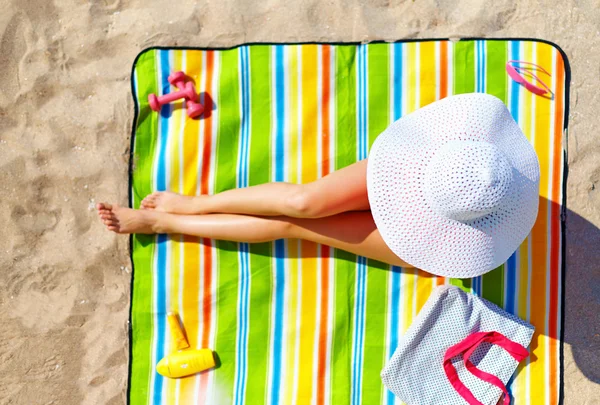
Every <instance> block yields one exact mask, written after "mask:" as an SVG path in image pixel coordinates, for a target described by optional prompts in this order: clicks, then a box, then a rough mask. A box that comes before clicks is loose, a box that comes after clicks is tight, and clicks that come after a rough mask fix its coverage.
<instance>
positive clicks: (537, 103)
mask: <svg viewBox="0 0 600 405" xmlns="http://www.w3.org/2000/svg"><path fill="white" fill-rule="evenodd" d="M510 59H519V60H525V61H529V62H534V63H537V64H538V65H540V66H542V67H543V68H545V69H546V70H547V71H548V72H550V73H551V75H552V77H551V79H549V80H548V81H547V84H548V85H549V87H550V88H551V89H552V91H553V93H554V97H553V98H552V97H540V96H535V95H533V94H532V93H530V92H529V91H527V90H526V89H525V88H523V87H522V86H520V85H518V84H516V83H515V82H513V81H511V80H510V79H509V78H508V76H507V74H506V72H505V64H506V62H507V61H508V60H510ZM177 70H183V71H185V72H186V73H187V74H188V75H189V76H191V77H192V78H193V79H194V80H195V84H196V88H197V89H198V91H199V92H200V93H201V97H202V100H203V103H204V104H205V107H206V109H207V112H206V113H205V115H204V116H203V117H202V118H201V119H198V120H191V119H189V118H187V117H186V115H185V109H182V108H181V104H177V103H173V104H171V105H167V106H164V107H163V108H162V111H161V112H160V113H155V112H153V111H151V110H150V108H149V106H148V103H147V97H148V94H149V93H157V94H163V93H167V92H169V91H172V89H171V87H170V85H169V83H168V81H167V76H168V75H169V74H170V73H171V72H173V71H177ZM568 77H569V70H568V65H567V61H566V57H565V56H564V54H563V53H562V51H560V50H559V49H558V48H557V47H556V46H554V45H552V44H549V43H546V42H541V41H534V40H461V41H455V42H453V41H446V40H436V41H409V42H397V43H370V44H335V45H334V44H297V45H267V44H254V45H243V46H239V47H234V48H230V49H163V48H152V49H148V50H145V51H144V52H142V53H141V54H140V55H139V56H138V57H137V59H136V61H135V64H134V68H133V72H132V91H133V96H134V100H135V111H136V116H135V120H134V128H133V138H132V155H131V169H132V170H131V187H130V191H131V194H130V196H131V201H130V203H131V205H132V206H133V207H134V208H138V207H139V204H140V201H141V200H142V198H144V197H145V196H146V195H147V194H149V193H151V192H152V191H155V190H170V191H174V192H178V193H184V194H188V195H194V194H211V193H217V192H220V191H223V190H227V189H231V188H235V187H247V186H251V185H255V184H260V183H265V182H269V181H287V182H292V183H306V182H310V181H313V180H315V179H317V178H319V177H321V176H324V175H326V174H328V173H330V172H332V171H334V170H336V169H339V168H342V167H345V166H347V165H349V164H352V163H354V162H356V161H358V160H360V159H364V158H366V157H367V155H368V151H369V147H370V145H371V144H372V143H373V141H374V139H375V138H376V137H377V135H378V134H379V133H380V132H381V131H383V130H384V129H385V128H386V126H388V125H389V124H390V123H391V122H393V121H395V120H397V119H398V118H399V117H401V116H403V115H405V114H408V113H410V112H411V111H414V110H415V109H417V108H419V107H422V106H425V105H427V104H429V103H431V102H433V101H435V100H437V99H441V98H444V97H446V96H449V95H452V94H459V93H467V92H486V93H490V94H493V95H495V96H497V97H499V98H500V99H502V100H503V101H504V102H505V103H506V105H507V106H508V108H509V110H510V112H511V113H512V115H513V117H514V118H515V120H516V121H517V122H518V123H519V125H520V126H521V128H522V129H523V132H524V133H525V135H526V136H527V137H528V139H529V140H530V141H531V143H532V144H533V145H534V147H535V150H536V151H537V154H538V156H539V160H540V165H541V180H540V208H539V216H538V220H537V223H536V225H535V227H534V228H533V231H532V232H531V234H530V236H529V237H528V238H527V240H526V241H525V242H524V243H523V245H522V246H521V247H520V248H519V249H518V250H517V251H516V252H515V253H514V255H513V256H512V257H511V258H510V259H509V260H508V262H507V263H505V264H504V265H503V266H501V267H500V268H498V269H496V270H494V271H492V272H490V273H488V274H486V275H484V276H482V277H478V278H474V279H470V280H453V279H444V278H440V277H434V276H431V275H429V274H427V273H424V272H421V271H418V270H412V269H402V268H396V267H390V266H388V265H385V264H383V263H379V262H375V261H372V260H368V259H365V258H362V257H357V256H355V255H352V254H349V253H346V252H343V251H338V250H335V249H331V248H329V247H327V246H318V245H315V244H313V243H308V242H301V241H297V240H285V241H284V240H281V241H276V242H274V243H265V244H252V245H248V244H244V243H240V244H238V243H230V242H223V241H213V240H206V239H199V238H194V237H188V236H179V235H174V236H168V235H156V236H154V235H153V236H148V235H135V236H133V237H132V259H133V264H134V275H133V286H132V303H131V343H130V344H131V359H130V381H129V393H128V395H129V401H130V403H131V404H135V405H138V404H192V403H193V404H210V405H215V404H235V405H243V404H249V405H260V404H298V405H301V404H316V405H320V404H335V405H343V404H351V405H359V404H365V405H367V404H368V405H374V404H388V405H389V404H398V403H399V400H397V399H395V398H394V396H393V394H392V393H391V392H389V391H387V390H386V389H385V387H384V386H383V384H382V382H381V379H380V376H379V374H380V372H381V370H382V368H383V366H384V364H385V363H386V361H387V360H388V359H389V358H390V357H391V355H392V354H393V352H394V349H395V348H396V346H397V344H398V339H399V338H400V337H401V336H402V334H403V332H404V331H405V330H406V329H407V328H408V326H409V325H410V324H411V322H412V320H413V318H414V317H415V315H416V314H417V313H418V311H419V309H420V308H421V306H422V305H423V304H424V303H425V301H426V300H427V298H428V297H429V295H430V293H431V291H432V289H433V288H434V287H435V286H437V285H440V284H454V285H458V286H460V287H462V288H463V289H465V290H466V291H471V292H473V293H475V294H477V295H480V296H483V297H485V298H486V299H488V300H490V301H492V302H494V303H496V304H497V305H499V306H500V307H502V308H504V309H505V310H506V311H508V312H510V313H513V314H515V315H517V316H518V317H520V318H522V319H524V320H526V321H528V322H530V323H532V324H533V325H534V326H535V328H536V332H535V335H534V337H533V341H532V344H531V348H532V355H531V356H530V357H529V358H527V360H526V361H524V362H523V363H522V364H521V366H520V367H519V369H518V370H517V372H516V373H515V375H514V378H513V380H512V381H511V384H510V390H511V393H512V395H513V396H514V397H515V403H517V404H531V405H539V404H547V405H553V404H557V403H559V402H560V400H561V396H562V389H561V380H562V364H561V362H562V360H561V358H562V343H561V335H562V328H561V324H562V313H563V305H562V297H563V281H564V277H563V267H564V266H563V246H564V241H563V226H564V224H563V222H562V221H561V213H562V211H563V209H564V204H563V202H564V188H563V185H564V183H563V181H564V178H563V168H564V165H565V158H564V150H563V144H564V143H565V136H566V132H565V129H566V125H567V115H568V114H567V112H568V111H567V110H568ZM168 311H177V312H178V313H179V314H180V316H181V318H182V321H183V324H184V326H185V329H186V332H187V336H188V338H189V341H190V343H191V345H192V347H198V348H201V347H208V348H211V349H214V350H215V351H216V353H217V354H218V356H219V358H220V363H221V364H220V366H219V367H218V368H217V369H215V370H213V371H210V372H205V373H201V374H198V375H195V376H192V377H188V378H184V379H179V380H172V379H167V378H163V377H161V376H160V375H159V374H157V373H156V370H155V365H156V363H157V362H158V361H159V360H160V359H161V358H162V357H163V356H164V355H166V354H168V353H169V352H170V351H172V350H173V342H172V340H171V338H170V336H169V332H168V328H167V320H166V313H167V312H168Z"/></svg>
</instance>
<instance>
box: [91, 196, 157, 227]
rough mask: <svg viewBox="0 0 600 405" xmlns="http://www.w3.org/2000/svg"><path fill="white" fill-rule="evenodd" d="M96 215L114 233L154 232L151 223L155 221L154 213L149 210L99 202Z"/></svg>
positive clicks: (153, 223)
mask: <svg viewBox="0 0 600 405" xmlns="http://www.w3.org/2000/svg"><path fill="white" fill-rule="evenodd" d="M96 208H97V209H98V216H99V217H100V219H101V220H102V222H104V225H106V228H107V229H108V230H110V231H113V232H116V233H146V234H151V233H156V232H155V231H154V229H153V225H155V223H156V214H155V213H153V212H149V211H141V210H132V209H131V208H125V207H120V206H118V205H117V204H114V205H111V204H105V203H99V204H98V205H97V206H96Z"/></svg>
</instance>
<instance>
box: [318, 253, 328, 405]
mask: <svg viewBox="0 0 600 405" xmlns="http://www.w3.org/2000/svg"><path fill="white" fill-rule="evenodd" d="M330 250H331V249H330V248H329V246H324V245H322V246H321V256H322V257H321V324H320V325H319V361H318V365H317V404H324V403H325V370H326V368H327V325H328V324H329V313H328V309H329V260H328V258H329V254H330Z"/></svg>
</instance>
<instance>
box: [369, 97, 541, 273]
mask: <svg viewBox="0 0 600 405" xmlns="http://www.w3.org/2000/svg"><path fill="white" fill-rule="evenodd" d="M539 178H540V169H539V162H538V158H537V155H536V154H535V151H534V149H533V147H532V146H531V144H530V143H529V141H528V140H527V138H526V137H525V135H524V134H523V132H522V131H521V129H520V128H519V126H518V125H517V123H516V122H515V121H514V120H513V118H512V116H511V115H510V113H509V111H508V109H507V108H506V106H505V105H504V103H503V102H502V101H501V100H499V99H498V98H496V97H494V96H491V95H487V94H479V93H473V94H463V95H458V96H452V97H448V98H445V99H443V100H440V101H437V102H434V103H432V104H430V105H428V106H426V107H423V108H421V109H419V110H417V111H415V112H413V113H411V114H409V115H406V116H405V117H402V118H400V119H399V120H398V121H396V122H394V123H393V124H392V125H390V126H389V127H388V128H387V129H386V130H385V131H384V132H383V133H382V134H381V135H379V137H378V138H377V139H376V140H375V143H374V144H373V147H372V148H371V151H370V153H369V161H368V166H367V189H368V195H369V203H370V205H371V212H372V214H373V218H374V220H375V224H376V225H377V228H378V230H379V232H380V233H381V236H382V238H383V240H384V241H385V243H386V244H387V245H388V246H389V248H390V249H391V250H392V251H393V252H394V253H395V254H396V255H398V257H400V258H401V259H402V260H404V261H405V262H407V263H409V264H411V265H413V266H415V267H417V268H419V269H422V270H425V271H427V272H429V273H432V274H435V275H439V276H444V277H456V278H469V277H476V276H479V275H481V274H484V273H486V272H488V271H490V270H493V269H494V268H496V267H498V266H500V265H501V264H502V263H504V262H505V261H506V260H507V259H508V258H509V257H510V255H511V254H512V253H513V252H514V251H515V250H516V249H517V248H518V246H519V245H520V244H521V243H522V242H523V240H524V239H525V238H526V237H527V235H528V234H529V232H530V231H531V228H532V227H533V224H534V222H535V219H536V217H537V211H538V199H539V190H538V189H539Z"/></svg>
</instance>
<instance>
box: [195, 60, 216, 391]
mask: <svg viewBox="0 0 600 405" xmlns="http://www.w3.org/2000/svg"><path fill="white" fill-rule="evenodd" d="M214 61H215V53H214V51H207V52H206V87H205V93H204V94H205V97H204V110H205V111H207V112H208V114H205V115H204V116H203V119H204V140H203V143H202V145H203V146H202V168H201V173H202V177H201V179H200V180H201V184H200V193H201V194H208V192H209V189H208V188H209V180H210V166H211V160H210V159H211V153H212V123H213V117H212V114H210V111H212V109H213V105H212V104H213V103H212V99H211V97H210V96H207V95H210V92H211V91H212V83H213V73H214ZM201 244H202V254H203V257H204V266H202V271H203V272H204V274H203V279H204V280H203V282H204V291H203V292H202V340H201V346H202V347H203V348H205V347H209V340H210V333H211V328H210V326H211V323H212V322H211V321H212V319H211V316H212V305H211V302H212V267H213V266H212V264H213V263H212V261H213V257H212V241H211V240H209V239H202V242H201ZM208 377H209V375H208V374H207V373H204V374H201V376H200V393H199V402H200V403H206V400H207V398H206V394H207V385H208Z"/></svg>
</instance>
